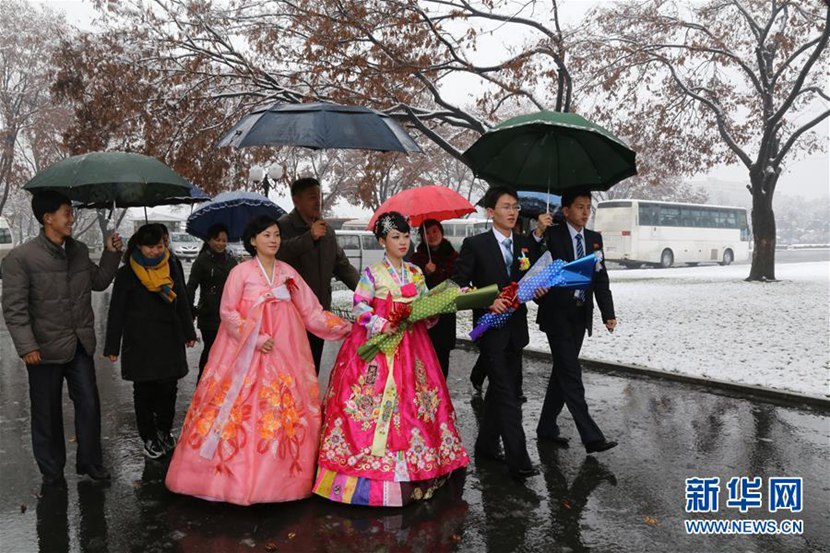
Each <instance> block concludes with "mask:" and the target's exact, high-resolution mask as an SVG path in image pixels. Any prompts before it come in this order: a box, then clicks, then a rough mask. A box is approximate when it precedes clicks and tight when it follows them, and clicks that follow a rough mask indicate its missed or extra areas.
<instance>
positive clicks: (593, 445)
mask: <svg viewBox="0 0 830 553" xmlns="http://www.w3.org/2000/svg"><path fill="white" fill-rule="evenodd" d="M612 447H617V442H615V441H613V440H612V441H610V442H609V441H608V440H600V441H597V442H588V443H587V444H585V451H587V452H588V453H597V452H599V451H607V450H609V449H611V448H612Z"/></svg>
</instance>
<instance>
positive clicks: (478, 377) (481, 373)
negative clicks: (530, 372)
mask: <svg viewBox="0 0 830 553" xmlns="http://www.w3.org/2000/svg"><path fill="white" fill-rule="evenodd" d="M523 372H524V371H519V372H518V374H516V389H517V390H518V393H519V397H521V396H522V394H523V391H522V373H523ZM485 378H487V363H485V362H484V358H483V357H482V356H481V355H479V356H478V358H477V359H476V364H475V365H473V370H472V371H471V372H470V382H472V383H473V384H474V385H477V386H478V387H479V388H480V387H482V386H483V385H484V379H485Z"/></svg>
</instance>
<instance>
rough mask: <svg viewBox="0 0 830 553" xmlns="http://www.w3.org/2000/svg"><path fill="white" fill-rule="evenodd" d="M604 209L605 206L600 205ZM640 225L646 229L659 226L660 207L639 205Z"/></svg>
mask: <svg viewBox="0 0 830 553" xmlns="http://www.w3.org/2000/svg"><path fill="white" fill-rule="evenodd" d="M602 207H603V208H604V207H605V204H602ZM639 215H640V224H641V225H643V226H646V227H655V226H657V225H659V224H660V206H659V205H656V204H646V203H640V209H639Z"/></svg>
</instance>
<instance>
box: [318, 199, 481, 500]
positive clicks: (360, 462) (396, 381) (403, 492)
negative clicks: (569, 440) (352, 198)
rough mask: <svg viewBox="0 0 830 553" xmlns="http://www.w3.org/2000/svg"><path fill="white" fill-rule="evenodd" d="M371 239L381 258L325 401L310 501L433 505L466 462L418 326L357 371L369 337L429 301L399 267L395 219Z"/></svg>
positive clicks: (437, 369) (361, 289) (358, 304)
mask: <svg viewBox="0 0 830 553" xmlns="http://www.w3.org/2000/svg"><path fill="white" fill-rule="evenodd" d="M375 235H376V236H377V237H378V239H379V240H380V242H381V245H383V247H384V248H385V249H386V256H385V258H384V260H383V261H382V262H380V263H376V264H374V265H371V266H369V267H367V268H366V269H365V270H364V271H363V273H362V274H361V278H360V282H359V283H358V286H357V289H356V290H355V296H354V303H355V306H354V313H355V317H356V323H355V325H354V327H353V328H352V333H351V335H350V336H349V337H348V338H347V339H346V341H345V342H344V343H343V346H342V347H341V348H340V353H339V354H338V356H337V361H336V362H335V365H334V369H332V373H331V378H330V383H329V388H328V391H327V392H326V397H325V400H324V407H323V413H324V415H323V434H322V438H321V442H320V457H319V460H318V468H317V479H316V481H315V483H314V493H316V494H318V495H321V496H323V497H325V498H327V499H331V500H333V501H338V502H341V503H350V504H354V505H372V506H385V507H398V506H402V505H406V504H407V503H410V502H412V501H417V500H420V499H427V498H429V497H431V496H432V494H433V493H434V492H435V491H436V490H437V489H438V488H439V487H440V486H441V485H443V483H444V482H446V480H447V478H448V477H449V475H450V473H452V471H454V470H456V469H459V468H462V467H465V466H467V464H469V459H468V457H467V452H466V451H465V449H464V446H463V445H462V443H461V438H460V437H459V434H458V431H457V430H456V427H455V411H454V409H453V405H452V401H451V400H450V395H449V393H448V391H447V384H446V381H445V379H444V375H443V373H442V372H441V366H440V365H439V363H438V358H437V357H436V355H435V350H434V349H433V347H432V343H431V342H430V339H429V335H428V334H427V325H426V324H425V323H424V322H419V323H415V324H414V325H413V326H412V327H411V328H409V329H408V330H406V332H405V333H404V337H403V339H402V340H401V343H400V345H399V346H398V348H397V350H396V351H395V352H394V353H393V354H391V355H388V356H387V355H385V354H383V353H381V354H379V355H377V356H376V357H375V358H374V359H372V360H371V361H369V362H364V361H362V360H361V359H360V357H359V356H358V354H357V348H359V347H360V346H361V345H363V344H364V343H365V342H366V340H367V339H368V338H370V337H371V336H373V335H375V334H377V333H378V332H386V333H392V332H394V330H395V328H394V327H395V319H396V315H395V314H396V313H400V312H401V310H402V308H403V306H405V305H406V304H409V303H411V302H412V301H414V300H415V299H417V298H418V297H419V296H421V295H423V294H424V293H426V291H427V288H426V284H425V283H424V276H423V273H421V270H420V269H419V268H418V267H417V266H416V265H413V264H411V263H406V262H405V261H403V256H404V255H406V252H407V250H408V249H409V225H408V224H407V222H406V220H405V219H404V218H403V216H402V215H400V214H399V213H396V212H390V213H386V214H384V215H382V216H381V217H379V218H378V223H377V225H376V227H375Z"/></svg>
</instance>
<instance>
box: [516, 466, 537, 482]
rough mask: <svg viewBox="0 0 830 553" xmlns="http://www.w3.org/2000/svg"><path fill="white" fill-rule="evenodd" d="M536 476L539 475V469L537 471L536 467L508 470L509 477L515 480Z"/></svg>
mask: <svg viewBox="0 0 830 553" xmlns="http://www.w3.org/2000/svg"><path fill="white" fill-rule="evenodd" d="M537 474H539V469H537V468H536V467H527V468H523V469H510V476H512V477H513V478H515V479H516V480H524V479H526V478H530V477H531V476H536V475H537Z"/></svg>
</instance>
